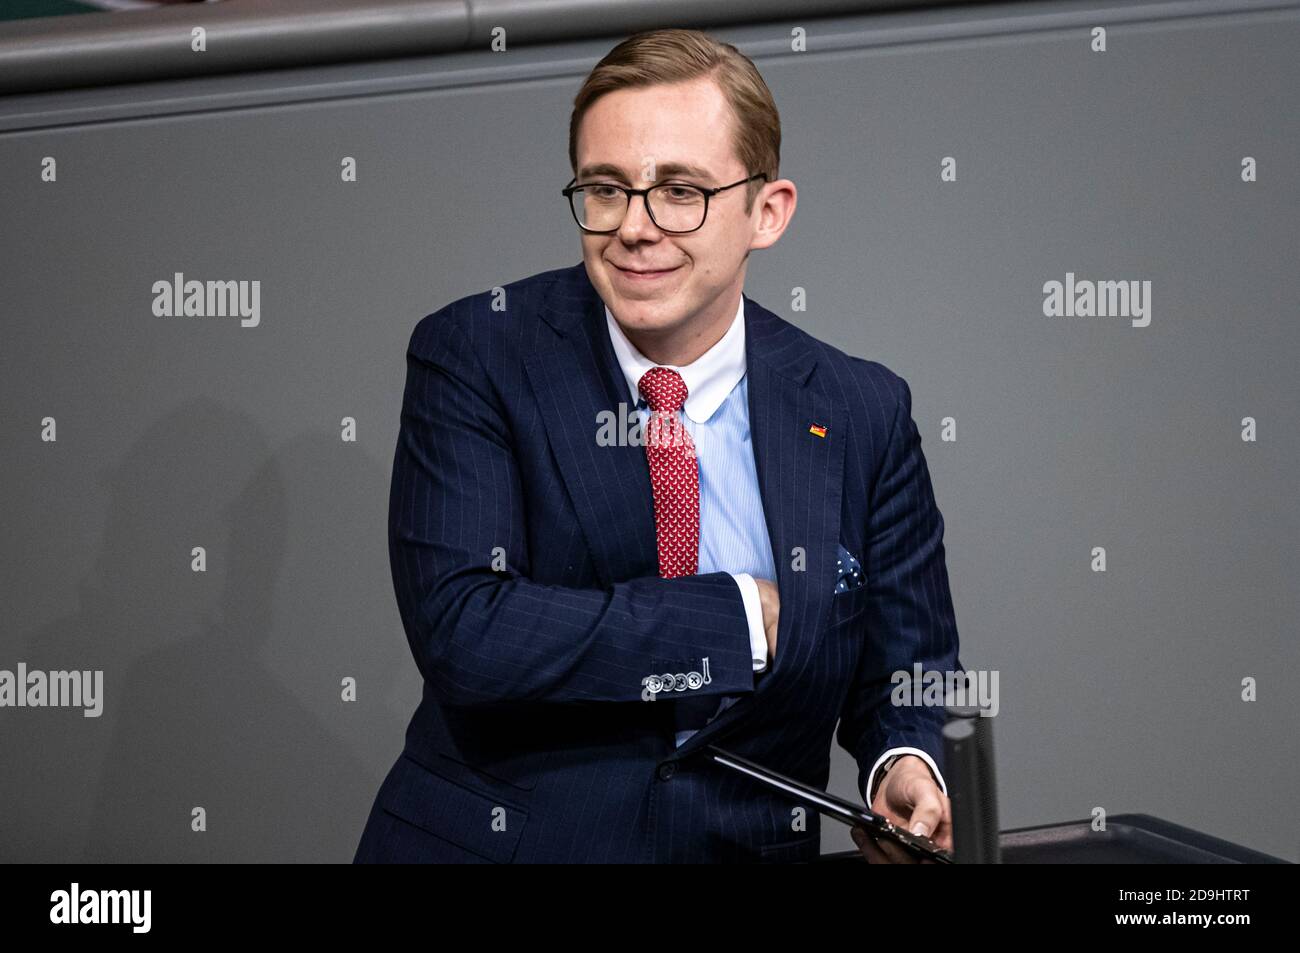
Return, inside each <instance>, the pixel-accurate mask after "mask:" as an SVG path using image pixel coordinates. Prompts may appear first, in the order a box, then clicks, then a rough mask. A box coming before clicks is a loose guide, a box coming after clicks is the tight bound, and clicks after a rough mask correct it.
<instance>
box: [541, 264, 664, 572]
mask: <svg viewBox="0 0 1300 953" xmlns="http://www.w3.org/2000/svg"><path fill="white" fill-rule="evenodd" d="M540 317H541V318H542V319H543V321H545V323H546V326H545V327H539V328H538V329H537V337H536V339H535V346H534V347H533V349H532V350H531V352H530V354H529V355H528V357H527V358H525V361H524V365H525V368H526V371H527V374H528V378H529V381H530V382H531V384H532V387H533V393H534V394H535V395H536V396H537V401H538V404H539V406H540V407H541V411H542V424H543V426H544V427H545V428H546V435H547V438H548V440H549V442H550V446H551V450H552V452H553V453H554V454H555V461H556V464H557V466H558V467H559V470H560V476H561V479H562V480H563V481H564V485H565V487H566V488H567V489H568V491H569V499H570V500H572V501H573V506H574V509H575V510H576V511H577V514H578V524H579V525H580V526H581V527H582V531H583V535H584V537H585V538H586V541H587V546H588V548H589V549H590V550H591V552H592V555H593V561H594V563H595V567H596V574H597V577H598V578H599V580H600V582H601V584H602V585H603V586H612V585H614V583H616V582H622V581H625V580H627V579H634V578H636V577H638V576H657V575H658V574H659V547H658V541H657V539H656V536H655V518H654V496H653V494H652V491H651V488H650V467H649V464H648V463H647V462H646V456H645V448H644V447H640V446H633V445H631V444H628V445H626V446H599V445H598V444H597V442H596V434H597V430H598V428H599V426H600V424H599V418H598V416H597V415H599V414H601V413H602V412H612V413H613V414H614V415H616V416H617V415H619V413H620V410H621V411H623V412H628V411H631V410H632V408H633V407H634V406H635V403H632V402H631V401H632V396H631V394H629V393H628V389H627V381H626V379H624V377H623V375H622V373H621V372H620V371H619V368H618V359H617V357H616V356H615V355H614V347H613V345H612V344H611V343H610V340H609V331H608V329H607V328H606V327H605V305H604V303H603V302H602V301H601V300H600V296H599V295H598V294H596V291H595V288H594V287H592V285H591V283H590V281H589V280H588V279H587V276H586V268H585V266H584V265H581V264H579V265H578V266H577V268H576V270H575V269H570V270H569V272H568V274H567V275H565V276H564V277H562V278H560V279H559V281H558V282H557V285H556V286H555V287H554V288H552V290H551V292H550V293H549V294H548V295H547V296H546V299H545V301H544V303H543V305H542V307H541V312H540ZM620 402H622V403H623V405H624V406H623V407H622V408H620V407H619V403H620ZM618 429H619V430H620V431H622V430H623V426H622V425H621V424H620V425H619V428H618Z"/></svg>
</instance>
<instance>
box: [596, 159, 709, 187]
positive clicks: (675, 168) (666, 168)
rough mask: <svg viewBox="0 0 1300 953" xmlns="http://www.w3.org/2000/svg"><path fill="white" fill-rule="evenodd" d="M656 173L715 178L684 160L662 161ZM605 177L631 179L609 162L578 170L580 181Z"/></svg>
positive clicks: (621, 179) (659, 174) (664, 175)
mask: <svg viewBox="0 0 1300 953" xmlns="http://www.w3.org/2000/svg"><path fill="white" fill-rule="evenodd" d="M654 171H655V173H656V174H657V175H658V176H659V178H661V179H662V178H665V177H667V176H670V175H684V176H689V177H690V178H692V179H705V180H709V179H712V178H713V173H711V172H709V171H708V170H707V169H702V168H700V167H699V166H697V165H689V164H687V163H683V162H660V163H657V164H656V165H655V167H654ZM597 177H605V178H611V179H618V180H619V181H620V182H630V181H631V180H630V179H629V178H628V177H627V175H626V174H625V173H624V172H623V170H622V169H621V168H619V167H618V166H616V165H613V164H611V163H608V162H600V163H597V164H595V165H585V166H583V167H582V169H581V170H579V172H578V181H579V182H585V181H586V180H588V179H594V178H597Z"/></svg>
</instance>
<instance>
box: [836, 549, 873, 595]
mask: <svg viewBox="0 0 1300 953" xmlns="http://www.w3.org/2000/svg"><path fill="white" fill-rule="evenodd" d="M835 573H836V576H835V592H836V594H839V593H841V592H848V591H849V590H850V589H858V588H861V587H862V586H865V585H866V584H867V577H866V576H864V575H863V574H862V566H861V564H860V563H859V562H858V557H857V556H854V555H853V554H852V553H851V552H849V551H848V550H847V549H845V548H844V547H843V546H840V548H839V552H838V553H837V554H836V556H835Z"/></svg>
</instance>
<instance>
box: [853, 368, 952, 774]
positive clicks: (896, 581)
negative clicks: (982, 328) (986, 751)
mask: <svg viewBox="0 0 1300 953" xmlns="http://www.w3.org/2000/svg"><path fill="white" fill-rule="evenodd" d="M889 379H890V380H892V381H893V382H894V384H895V388H896V393H897V408H896V410H895V413H894V419H893V423H892V425H891V429H890V437H889V440H888V442H887V444H886V446H885V451H884V457H883V460H882V462H881V464H880V468H879V472H878V473H877V475H876V477H875V479H874V481H873V484H872V492H871V496H872V498H871V501H870V504H869V507H868V509H869V517H868V519H869V522H868V528H867V549H866V552H865V557H864V558H863V559H862V560H861V562H862V567H863V572H864V573H865V574H866V576H867V584H868V585H869V586H871V588H872V592H871V596H870V602H869V604H868V608H867V610H866V612H865V613H864V616H863V617H864V620H865V621H864V622H863V635H862V637H863V639H864V640H865V642H864V645H863V648H862V654H861V656H860V660H859V664H858V669H857V672H856V673H855V675H854V681H853V684H852V686H851V687H850V689H849V693H848V696H847V698H846V700H845V702H844V706H843V708H842V710H841V712H840V726H839V729H838V733H837V740H838V741H839V743H840V745H841V747H843V748H844V749H845V750H846V751H848V752H849V753H850V754H852V755H853V756H854V759H855V760H856V761H857V763H858V789H859V790H866V789H867V785H868V781H869V774H870V772H871V769H872V767H873V765H874V764H875V763H876V761H877V759H878V758H879V756H880V755H881V754H882V753H883V752H884V751H885V750H886V749H889V748H898V747H911V748H918V749H920V750H922V751H925V752H926V753H928V754H929V755H930V757H931V758H933V759H934V761H935V763H936V764H937V765H938V767H939V770H940V771H942V769H943V740H942V735H941V734H940V732H941V730H942V728H943V722H944V714H943V708H942V707H937V708H936V707H908V706H902V705H896V704H893V703H892V702H891V698H890V696H891V692H892V691H893V689H894V686H895V684H896V682H895V681H894V680H892V676H893V674H894V673H895V672H906V673H907V674H908V676H909V677H910V676H911V674H912V672H913V665H914V664H915V663H917V662H919V663H921V667H922V669H923V670H924V671H926V672H929V671H938V672H940V673H946V672H948V671H959V670H960V664H961V663H960V661H959V660H958V658H957V624H956V621H955V619H954V616H953V608H952V596H951V594H950V592H949V590H948V571H947V567H946V566H945V564H944V547H943V517H942V516H941V515H940V513H939V508H938V506H937V505H936V503H935V500H934V491H933V488H932V487H931V484H930V474H929V470H928V468H927V467H926V463H925V456H924V455H923V454H922V452H921V436H920V433H919V432H918V430H917V428H916V423H915V421H913V420H912V393H911V390H910V388H909V387H908V386H907V382H906V381H904V380H903V379H902V378H901V377H898V376H897V375H894V374H892V373H890V374H889ZM908 695H909V697H910V692H909V693H908Z"/></svg>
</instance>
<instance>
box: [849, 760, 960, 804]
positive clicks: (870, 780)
mask: <svg viewBox="0 0 1300 953" xmlns="http://www.w3.org/2000/svg"><path fill="white" fill-rule="evenodd" d="M896 754H914V755H916V756H917V757H918V758H920V759H921V760H922V761H924V762H925V763H926V764H927V765H929V767H930V773H931V774H933V775H934V779H935V781H937V782H938V783H939V790H940V791H942V792H943V793H944V795H945V796H947V794H948V785H946V784H944V782H943V775H942V774H940V773H939V768H938V766H937V765H935V763H934V759H933V758H931V757H930V756H929V755H928V754H926V753H925V752H924V751H922V750H921V749H920V748H890V749H889V750H888V751H886V752H885V753H884V754H882V755H881V756H880V757H879V758H877V759H876V763H875V764H873V765H872V766H871V772H870V773H869V774H868V775H867V787H866V790H865V791H863V792H862V796H863V797H864V798H865V799H866V805H867V807H871V791H872V789H873V788H874V787H875V784H876V772H877V771H878V770H879V769H880V766H881V765H882V764H884V763H885V762H886V761H887V760H889V759H890V758H892V757H893V756H894V755H896Z"/></svg>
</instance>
